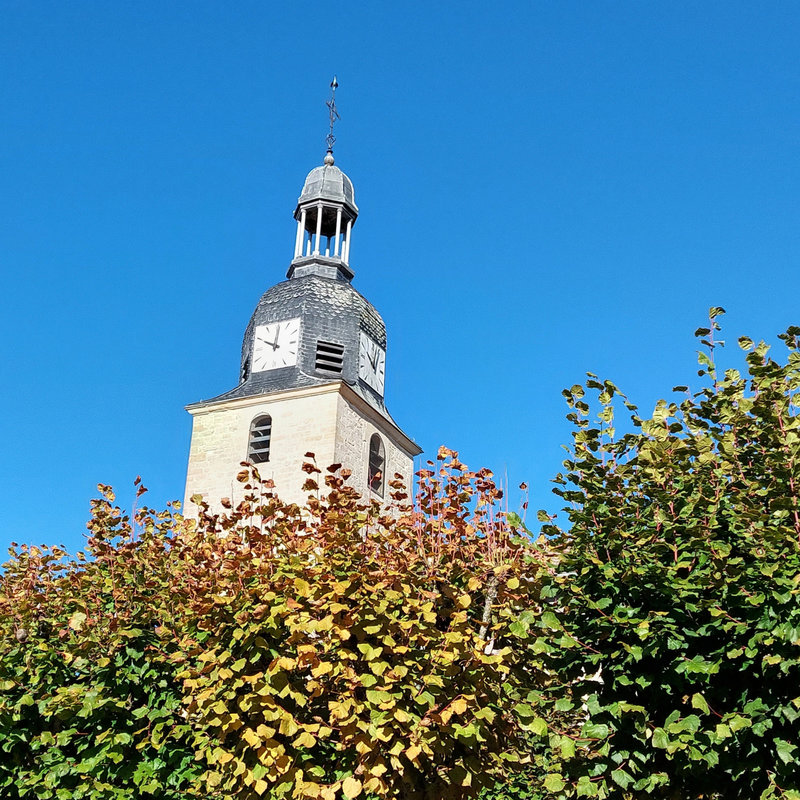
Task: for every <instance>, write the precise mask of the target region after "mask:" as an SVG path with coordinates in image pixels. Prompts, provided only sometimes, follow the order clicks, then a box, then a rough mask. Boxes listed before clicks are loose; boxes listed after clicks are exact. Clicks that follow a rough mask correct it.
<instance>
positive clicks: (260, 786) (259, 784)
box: [253, 778, 269, 794]
mask: <svg viewBox="0 0 800 800" xmlns="http://www.w3.org/2000/svg"><path fill="white" fill-rule="evenodd" d="M253 788H254V789H255V790H256V791H257V792H258V793H259V794H264V792H266V791H267V789H269V784H268V783H267V782H266V781H265V780H262V779H261V778H259V779H258V780H257V781H256V782H255V783H254V784H253Z"/></svg>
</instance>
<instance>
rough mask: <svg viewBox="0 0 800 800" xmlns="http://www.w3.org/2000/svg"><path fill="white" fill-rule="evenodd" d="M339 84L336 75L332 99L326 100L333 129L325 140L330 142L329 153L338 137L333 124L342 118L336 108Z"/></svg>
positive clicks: (332, 86)
mask: <svg viewBox="0 0 800 800" xmlns="http://www.w3.org/2000/svg"><path fill="white" fill-rule="evenodd" d="M338 86H339V81H337V80H336V76H335V75H334V76H333V80H332V81H331V99H330V100H326V101H325V105H326V106H328V112H329V114H330V120H331V129H330V131H329V132H328V135H327V136H326V137H325V141H326V142H327V143H328V152H329V153H330V152H331V151H332V150H333V145H334V143H335V142H336V137H335V136H334V135H333V126H334V124H335V123H336V120H337V119H341V117H340V116H339V112H338V111H337V110H336V88H337V87H338Z"/></svg>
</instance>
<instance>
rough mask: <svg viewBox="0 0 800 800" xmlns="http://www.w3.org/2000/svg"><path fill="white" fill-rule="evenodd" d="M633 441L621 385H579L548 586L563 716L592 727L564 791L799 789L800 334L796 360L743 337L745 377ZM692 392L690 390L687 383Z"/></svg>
mask: <svg viewBox="0 0 800 800" xmlns="http://www.w3.org/2000/svg"><path fill="white" fill-rule="evenodd" d="M720 313H722V310H721V309H712V311H711V319H710V325H709V327H708V328H703V329H701V330H699V331H698V332H697V334H698V336H699V337H700V338H702V339H703V345H704V347H705V348H706V349H705V351H703V352H701V353H700V364H701V370H700V373H699V374H700V375H701V376H703V377H704V378H706V379H707V381H708V385H707V386H706V387H705V388H703V389H702V390H701V391H699V392H698V393H697V394H694V395H689V394H688V393H686V396H685V399H684V400H683V401H682V402H680V403H677V404H676V403H665V402H663V401H661V402H659V404H658V406H657V407H656V409H655V412H654V414H653V416H652V417H651V418H649V419H642V418H640V417H638V416H637V415H636V409H635V407H633V406H632V405H630V404H629V403H627V402H626V405H627V406H628V408H629V409H630V411H631V412H632V414H633V416H632V420H633V423H634V426H635V428H634V430H633V432H631V433H626V434H624V435H621V436H617V435H616V434H615V431H614V404H615V401H616V400H617V397H618V393H617V391H616V389H615V387H614V386H613V385H612V384H610V383H608V382H601V381H599V380H597V379H595V378H594V377H590V379H589V381H587V384H586V389H587V390H588V392H590V393H593V394H594V395H595V396H596V402H597V405H599V414H598V415H597V421H596V422H593V421H590V418H589V417H590V414H591V408H590V404H589V403H588V402H587V401H586V399H585V392H584V389H583V388H582V387H580V386H575V387H573V388H572V390H571V391H569V392H567V393H566V394H567V396H568V401H569V404H570V406H571V408H572V412H571V418H572V421H573V422H574V424H575V426H576V430H575V433H574V437H573V442H574V444H573V448H572V452H571V454H570V456H569V458H568V460H567V461H566V462H565V466H566V470H567V471H566V473H565V474H564V475H562V476H560V477H559V479H558V484H559V486H558V494H560V495H561V497H563V498H564V499H565V500H566V501H567V502H568V506H567V509H566V511H567V514H568V517H569V527H568V529H566V530H559V529H557V528H556V527H555V526H554V525H548V526H546V527H545V530H546V532H547V533H548V534H550V535H553V536H555V537H557V550H558V558H559V560H558V566H557V570H556V571H555V572H554V573H553V574H552V577H551V578H550V579H549V580H548V586H547V587H546V588H545V590H544V594H545V596H546V597H547V598H548V601H549V603H550V605H551V607H552V613H550V614H545V615H543V619H544V620H545V621H546V622H547V621H549V622H550V623H551V629H552V634H551V637H550V641H549V647H550V650H551V662H550V663H551V668H552V669H553V670H554V671H555V672H556V673H557V674H558V676H559V678H560V679H561V680H562V681H563V684H562V685H561V686H560V687H559V688H558V689H557V690H556V697H557V704H558V705H559V707H560V708H561V709H562V710H565V711H566V710H569V709H570V708H571V709H572V711H573V713H574V714H575V721H576V723H577V724H578V725H579V726H580V729H579V730H578V731H577V733H576V738H575V748H574V749H575V753H574V755H573V753H572V750H573V748H569V752H566V753H565V758H564V761H563V765H562V768H561V770H560V771H558V772H556V771H554V772H553V774H552V775H551V776H550V777H549V779H548V786H549V788H550V789H551V790H552V792H553V794H554V796H558V797H568V796H569V797H574V796H578V797H620V798H622V797H624V798H643V797H647V798H700V797H703V798H726V800H731V799H732V798H757V797H759V796H760V797H762V798H771V797H786V798H800V773H799V772H798V769H797V759H798V755H799V753H798V744H800V739H799V735H800V722H799V721H798V716H800V603H798V592H800V545H799V543H800V508H798V504H799V500H798V491H800V419H798V405H797V392H798V386H800V349H798V338H797V337H798V335H800V329H798V328H790V329H789V331H788V332H787V333H786V334H784V335H783V336H782V337H781V338H782V339H783V341H784V343H785V344H786V346H787V348H788V359H787V360H786V362H785V363H778V362H776V361H774V360H773V359H771V358H770V357H769V354H768V347H767V346H766V345H765V344H763V343H762V344H759V345H757V346H756V345H754V344H753V343H752V342H751V341H750V340H747V339H741V340H740V342H739V343H740V345H741V346H742V348H743V349H744V350H745V351H746V352H747V356H746V362H747V375H746V376H742V375H741V374H740V373H739V372H737V371H736V370H728V371H726V372H725V373H724V374H723V375H719V374H718V373H717V369H716V366H715V362H714V353H715V348H716V347H717V343H716V342H715V341H714V334H715V333H716V331H717V330H719V327H718V324H717V322H716V317H718V315H719V314H720ZM678 388H679V389H680V390H681V391H684V392H686V387H678Z"/></svg>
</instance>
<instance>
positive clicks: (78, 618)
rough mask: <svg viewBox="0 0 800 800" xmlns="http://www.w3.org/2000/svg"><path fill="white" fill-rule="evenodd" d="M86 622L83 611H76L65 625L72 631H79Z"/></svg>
mask: <svg viewBox="0 0 800 800" xmlns="http://www.w3.org/2000/svg"><path fill="white" fill-rule="evenodd" d="M84 622H86V614H84V613H83V611H76V612H75V613H74V614H73V615H72V616H71V617H70V618H69V622H68V623H67V625H69V627H70V628H72V630H74V631H79V630H80V629H81V628H83V623H84Z"/></svg>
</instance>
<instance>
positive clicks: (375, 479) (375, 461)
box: [367, 433, 386, 497]
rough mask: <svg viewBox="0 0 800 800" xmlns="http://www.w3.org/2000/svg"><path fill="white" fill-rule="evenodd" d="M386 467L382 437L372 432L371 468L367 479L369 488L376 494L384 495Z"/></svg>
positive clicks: (370, 443)
mask: <svg viewBox="0 0 800 800" xmlns="http://www.w3.org/2000/svg"><path fill="white" fill-rule="evenodd" d="M385 468H386V450H385V449H384V447H383V442H382V441H381V437H380V436H378V434H377V433H373V434H372V438H371V439H370V440H369V469H368V472H367V481H368V483H369V488H370V489H372V491H373V492H375V494H378V495H380V496H381V497H383V486H384V484H385V482H386V481H385V478H384V474H383V473H384V470H385Z"/></svg>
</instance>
